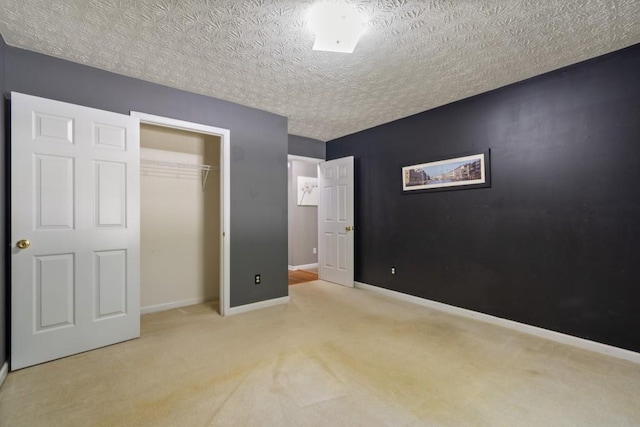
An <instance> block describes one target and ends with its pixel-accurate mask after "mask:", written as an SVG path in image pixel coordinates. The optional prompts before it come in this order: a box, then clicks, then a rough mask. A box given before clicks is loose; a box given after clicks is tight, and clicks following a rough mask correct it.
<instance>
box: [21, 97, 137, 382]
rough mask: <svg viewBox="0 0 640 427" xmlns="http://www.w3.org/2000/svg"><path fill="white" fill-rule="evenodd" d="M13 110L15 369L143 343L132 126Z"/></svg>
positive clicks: (126, 121) (110, 118)
mask: <svg viewBox="0 0 640 427" xmlns="http://www.w3.org/2000/svg"><path fill="white" fill-rule="evenodd" d="M11 102H12V105H11V259H12V260H11V269H12V270H11V272H12V273H11V286H12V295H11V369H12V370H16V369H20V368H24V367H27V366H31V365H34V364H37V363H42V362H46V361H49V360H54V359H58V358H61V357H65V356H69V355H72V354H76V353H80V352H83V351H87V350H91V349H94V348H98V347H102V346H106V345H110V344H114V343H117V342H121V341H125V340H129V339H132V338H136V337H139V336H140V301H139V299H140V295H139V294H140V279H139V276H140V266H139V246H140V242H139V240H140V237H139V236H140V213H139V187H140V172H139V168H140V165H139V121H138V119H136V118H132V117H130V116H125V115H122V114H116V113H111V112H106V111H101V110H96V109H93V108H87V107H81V106H77V105H73V104H68V103H63V102H58V101H52V100H48V99H44V98H38V97H34V96H29V95H24V94H20V93H15V92H13V93H12V94H11ZM25 240H27V241H28V242H29V246H28V247H27V248H25V249H20V248H19V247H18V242H19V241H25ZM21 246H25V245H24V242H22V245H21Z"/></svg>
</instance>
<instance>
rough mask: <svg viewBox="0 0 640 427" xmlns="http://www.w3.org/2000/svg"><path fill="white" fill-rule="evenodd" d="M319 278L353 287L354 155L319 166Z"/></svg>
mask: <svg viewBox="0 0 640 427" xmlns="http://www.w3.org/2000/svg"><path fill="white" fill-rule="evenodd" d="M318 187H319V188H320V197H319V200H318V277H319V278H320V279H321V280H327V281H329V282H333V283H338V284H340V285H344V286H350V287H353V274H354V261H353V260H354V254H353V234H354V230H355V227H354V215H353V157H352V156H351V157H344V158H341V159H336V160H330V161H328V162H323V163H320V164H319V165H318Z"/></svg>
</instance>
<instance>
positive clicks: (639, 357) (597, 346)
mask: <svg viewBox="0 0 640 427" xmlns="http://www.w3.org/2000/svg"><path fill="white" fill-rule="evenodd" d="M355 286H356V288H360V289H365V290H368V291H374V292H378V293H380V294H383V295H387V296H389V297H391V298H395V299H398V300H401V301H407V302H411V303H414V304H418V305H421V306H424V307H429V308H433V309H435V310H439V311H444V312H447V313H450V314H455V315H457V316H462V317H468V318H471V319H475V320H480V321H481V322H486V323H491V324H493V325H498V326H502V327H504V328H509V329H513V330H516V331H519V332H524V333H526V334H530V335H535V336H537V337H540V338H546V339H548V340H551V341H555V342H559V343H562V344H568V345H572V346H574V347H578V348H582V349H585V350H590V351H594V352H596V353H601V354H606V355H607V356H612V357H617V358H619V359H624V360H628V361H630V362H634V363H640V353H636V352H634V351H630V350H625V349H624V348H618V347H614V346H611V345H607V344H602V343H599V342H595V341H590V340H587V339H584V338H578V337H574V336H572V335H567V334H563V333H561V332H555V331H550V330H548V329H543V328H539V327H537V326H531V325H527V324H524V323H520V322H516V321H513V320H508V319H503V318H501V317H495V316H491V315H489V314H484V313H479V312H477V311H473V310H467V309H466V308H460V307H455V306H453V305H448V304H443V303H441V302H437V301H431V300H428V299H425V298H420V297H415V296H413V295H407V294H403V293H402V292H397V291H392V290H390V289H385V288H380V287H378V286H374V285H368V284H366V283H361V282H355Z"/></svg>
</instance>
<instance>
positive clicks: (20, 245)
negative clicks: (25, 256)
mask: <svg viewBox="0 0 640 427" xmlns="http://www.w3.org/2000/svg"><path fill="white" fill-rule="evenodd" d="M16 246H17V247H18V248H19V249H27V248H28V247H29V246H31V242H29V241H28V240H26V239H23V240H18V243H16Z"/></svg>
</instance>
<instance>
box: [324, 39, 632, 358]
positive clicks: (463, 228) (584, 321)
mask: <svg viewBox="0 0 640 427" xmlns="http://www.w3.org/2000/svg"><path fill="white" fill-rule="evenodd" d="M487 148H490V149H491V171H492V177H491V181H492V187H491V188H486V189H474V190H457V191H445V192H437V193H420V194H407V195H404V194H401V182H402V176H401V167H402V166H407V165H412V164H416V163H422V162H427V161H429V160H432V159H437V158H442V157H446V156H449V155H452V156H454V155H456V154H458V153H463V152H468V151H471V150H484V149H487ZM349 155H353V156H355V168H356V176H355V182H356V184H355V185H356V196H355V207H356V230H357V232H356V271H355V278H356V280H357V281H360V282H365V283H369V284H372V285H376V286H380V287H383V288H387V289H392V290H395V291H399V292H403V293H407V294H410V295H415V296H419V297H423V298H427V299H430V300H435V301H440V302H443V303H446V304H450V305H454V306H458V307H463V308H467V309H471V310H475V311H479V312H483V313H487V314H490V315H494V316H498V317H502V318H506V319H511V320H515V321H518V322H522V323H526V324H530V325H535V326H538V327H542V328H546V329H550V330H554V331H559V332H562V333H566V334H570V335H574V336H578V337H582V338H586V339H590V340H594V341H598V342H601V343H605V344H610V345H613V346H617V347H621V348H625V349H629V350H633V351H640V334H638V331H639V330H640V310H638V307H637V305H638V301H640V279H639V276H638V271H637V269H636V267H637V264H638V259H639V256H640V221H639V219H640V185H639V184H638V183H640V164H639V160H640V45H636V46H632V47H630V48H627V49H625V50H622V51H618V52H614V53H612V54H609V55H606V56H604V57H600V58H596V59H594V60H590V61H587V62H584V63H580V64H577V65H574V66H571V67H568V68H565V69H561V70H558V71H554V72H551V73H548V74H545V75H542V76H538V77H535V78H532V79H529V80H527V81H524V82H520V83H517V84H514V85H511V86H507V87H504V88H501V89H498V90H495V91H492V92H489V93H486V94H482V95H479V96H475V97H473V98H469V99H466V100H462V101H459V102H456V103H453V104H450V105H447V106H443V107H441V108H437V109H434V110H431V111H427V112H424V113H421V114H418V115H415V116H412V117H408V118H406V119H402V120H398V121H395V122H392V123H388V124H385V125H382V126H379V127H376V128H372V129H369V130H366V131H363V132H360V133H357V134H353V135H349V136H346V137H343V138H340V139H336V140H333V141H330V142H329V143H328V144H327V158H328V159H336V158H339V157H344V156H349ZM392 266H393V267H395V268H396V274H395V275H391V273H390V268H391V267H392Z"/></svg>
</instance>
